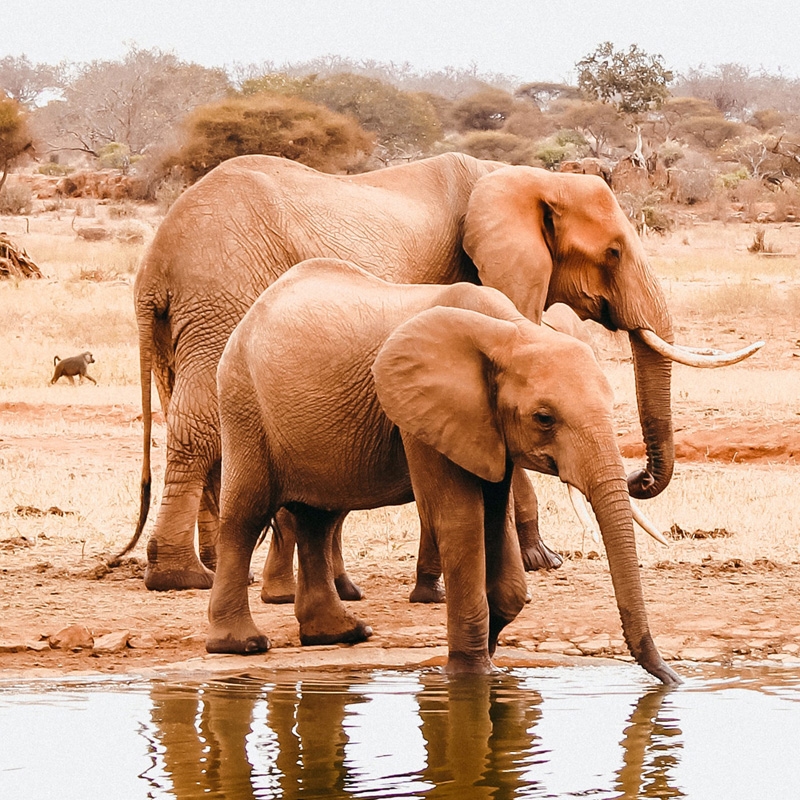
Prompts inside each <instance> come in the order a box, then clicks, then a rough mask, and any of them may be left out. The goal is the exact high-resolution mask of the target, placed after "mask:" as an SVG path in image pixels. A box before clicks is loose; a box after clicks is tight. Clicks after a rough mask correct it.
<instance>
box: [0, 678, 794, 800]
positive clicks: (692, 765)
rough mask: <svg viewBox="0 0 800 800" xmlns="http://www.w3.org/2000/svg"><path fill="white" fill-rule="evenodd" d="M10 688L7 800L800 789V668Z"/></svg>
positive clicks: (708, 794)
mask: <svg viewBox="0 0 800 800" xmlns="http://www.w3.org/2000/svg"><path fill="white" fill-rule="evenodd" d="M682 674H683V675H684V676H687V674H688V678H687V680H686V683H685V684H684V685H683V686H682V687H680V688H679V689H677V690H673V691H667V690H664V689H662V688H658V687H656V686H654V684H653V683H652V681H650V680H649V679H648V678H647V676H642V675H639V674H638V672H637V671H636V670H635V669H633V668H631V667H626V666H624V665H623V666H620V667H587V668H535V669H514V670H508V671H505V672H502V673H500V674H497V675H494V676H491V677H470V678H459V679H453V678H447V677H445V676H444V675H442V674H441V673H440V672H437V671H432V670H430V671H427V670H413V671H402V670H394V671H392V670H375V671H364V672H336V673H331V672H318V673H313V672H306V671H304V672H296V673H292V672H276V673H271V674H270V673H264V674H263V675H262V674H259V676H258V677H256V676H238V677H231V678H227V679H224V680H220V679H215V680H208V681H192V680H188V679H186V680H159V681H152V680H151V681H144V680H114V681H108V680H102V681H100V680H97V681H87V680H83V681H73V682H65V681H61V682H57V683H55V682H44V681H38V682H26V683H16V684H10V683H6V684H0V797H2V798H3V799H4V800H16V799H17V798H20V799H21V798H25V799H26V800H27V799H28V798H36V799H37V800H42V799H43V798H59V800H71V798H114V799H115V800H127V798H131V799H133V798H180V799H181V800H184V799H185V800H189V799H190V798H229V799H233V800H239V799H240V798H380V799H381V800H383V799H384V798H422V797H425V798H454V799H455V798H459V800H462V799H463V800H471V798H573V797H574V798H578V797H581V798H584V797H589V798H680V797H686V798H692V800H705V798H708V799H709V800H718V799H721V798H725V800H733V799H734V798H747V800H753V799H754V798H771V799H772V800H780V799H782V798H795V799H796V798H798V797H800V672H798V671H797V670H794V671H791V670H779V669H767V668H764V669H760V668H753V669H749V670H744V671H742V670H738V671H737V672H733V671H726V670H724V669H721V668H712V667H707V668H696V669H694V671H691V670H687V669H684V670H682Z"/></svg>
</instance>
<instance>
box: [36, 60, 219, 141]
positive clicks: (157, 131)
mask: <svg viewBox="0 0 800 800" xmlns="http://www.w3.org/2000/svg"><path fill="white" fill-rule="evenodd" d="M228 88H229V81H228V77H227V75H226V74H225V72H224V71H223V70H221V69H208V68H206V67H203V66H200V65H199V64H190V63H187V62H184V61H181V60H180V59H178V57H177V56H175V55H174V54H172V53H164V52H162V51H161V50H158V49H152V50H141V49H139V48H136V47H132V48H131V49H130V50H129V51H128V53H127V54H126V55H125V57H124V58H123V59H122V60H120V61H92V62H90V63H88V64H83V65H79V66H78V67H76V68H75V69H74V70H73V74H72V75H70V76H68V77H67V78H66V79H65V83H64V88H63V99H60V100H54V101H52V102H51V103H49V104H48V105H47V106H45V107H44V108H42V109H40V110H39V111H38V112H37V114H36V119H37V122H38V124H39V126H40V127H41V130H42V133H43V135H44V136H45V137H46V138H47V139H48V141H49V143H50V146H51V148H52V149H63V150H77V151H81V152H85V153H89V154H90V155H93V156H97V155H98V154H99V153H100V151H101V150H102V148H103V147H105V146H106V145H109V144H112V143H117V144H119V145H122V146H124V147H125V148H127V150H128V152H130V153H131V154H134V155H137V154H141V153H144V152H145V151H146V150H147V148H148V147H151V146H153V145H154V144H157V143H160V142H161V140H162V139H163V138H164V137H165V135H166V134H167V132H168V131H170V130H171V129H172V128H173V127H174V126H175V125H176V124H177V123H178V121H179V120H180V119H181V118H182V117H183V116H184V115H185V114H186V112H187V111H189V110H190V109H192V108H194V107H196V106H197V105H200V104H202V103H208V102H209V101H212V100H215V99H217V98H219V97H222V96H224V95H225V93H226V92H227V90H228Z"/></svg>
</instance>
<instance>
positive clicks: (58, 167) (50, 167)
mask: <svg viewBox="0 0 800 800" xmlns="http://www.w3.org/2000/svg"><path fill="white" fill-rule="evenodd" d="M36 171H37V172H38V173H39V174H40V175H55V176H57V177H59V178H63V177H64V175H69V174H70V172H75V167H69V166H67V165H66V164H57V163H56V162H55V161H48V162H47V163H46V164H40V165H39V167H38V168H37V169H36Z"/></svg>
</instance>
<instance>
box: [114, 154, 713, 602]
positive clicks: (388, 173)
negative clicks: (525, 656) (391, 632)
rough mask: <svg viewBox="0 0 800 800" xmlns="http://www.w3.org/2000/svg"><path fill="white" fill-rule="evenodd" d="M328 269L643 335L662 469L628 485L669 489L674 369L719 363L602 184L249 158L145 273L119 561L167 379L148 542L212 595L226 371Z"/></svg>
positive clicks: (585, 179) (525, 174)
mask: <svg viewBox="0 0 800 800" xmlns="http://www.w3.org/2000/svg"><path fill="white" fill-rule="evenodd" d="M314 257H338V258H346V259H349V260H352V261H354V262H356V263H357V264H359V265H360V266H362V267H364V268H365V269H367V270H368V271H370V272H372V273H373V274H374V275H376V276H378V277H382V278H385V279H387V280H391V281H394V282H402V283H439V284H448V283H454V282H456V281H469V282H473V283H483V284H486V285H489V286H493V287H495V288H497V289H500V290H501V291H502V292H504V293H505V294H506V295H507V296H508V297H509V298H510V299H511V300H512V301H513V302H514V304H515V305H516V306H517V308H518V309H519V310H520V311H521V312H522V313H523V314H524V315H525V316H526V317H528V319H530V320H532V321H534V322H538V321H539V320H540V318H541V314H542V311H543V310H544V309H545V307H547V306H548V305H550V304H552V303H556V302H563V303H566V304H567V305H569V306H571V307H572V308H573V309H574V310H575V311H576V312H577V313H578V315H579V316H580V317H581V318H583V319H593V320H595V321H597V322H600V323H602V324H603V325H605V326H606V327H607V328H609V329H611V330H617V329H624V330H626V331H629V332H630V334H631V345H632V349H633V356H634V369H635V373H636V382H637V394H638V400H639V413H640V418H641V422H642V429H643V433H644V440H645V444H646V452H647V465H646V467H645V468H644V469H641V470H639V471H637V472H635V473H634V474H632V475H631V476H629V480H628V483H629V487H630V491H631V494H632V495H633V496H635V497H638V498H646V497H653V496H655V495H657V494H658V493H659V492H661V491H662V490H663V489H664V487H665V486H666V485H667V484H668V483H669V480H670V477H671V475H672V468H673V457H674V454H673V442H672V422H671V411H670V367H671V361H670V358H675V357H678V358H684V357H687V358H688V357H689V355H691V358H692V359H694V360H697V361H703V363H707V357H705V356H700V355H697V354H688V353H687V352H686V351H684V350H682V349H680V348H677V349H676V348H674V347H671V345H670V343H671V342H672V323H671V320H670V315H669V312H668V310H667V305H666V302H665V299H664V295H663V293H662V291H661V289H660V287H659V284H658V281H657V280H656V278H655V276H654V275H653V273H652V271H651V270H650V267H649V265H648V262H647V258H646V257H645V254H644V250H643V248H642V245H641V242H640V241H639V239H638V237H637V235H636V233H635V231H634V230H633V228H632V227H631V225H630V224H629V222H628V220H627V219H626V217H625V215H624V214H623V212H622V210H621V209H620V207H619V205H618V203H617V202H616V199H615V198H614V195H613V194H612V193H611V191H610V190H609V188H608V186H607V185H606V184H605V182H604V181H603V180H602V179H600V178H597V177H595V176H589V175H572V174H557V173H550V172H547V171H546V170H542V169H536V168H532V167H509V166H505V165H503V164H500V163H497V162H491V161H481V160H477V159H474V158H471V157H469V156H465V155H461V154H454V153H448V154H445V155H441V156H437V157H435V158H429V159H425V160H422V161H417V162H413V163H410V164H406V165H402V166H397V167H390V168H388V169H384V170H379V171H376V172H370V173H365V174H362V175H354V176H340V175H327V174H322V173H319V172H316V171H315V170H312V169H310V168H308V167H305V166H302V165H300V164H298V163H295V162H292V161H287V160H285V159H281V158H274V157H271V156H243V157H240V158H235V159H231V160H229V161H226V162H224V163H223V164H221V165H220V166H219V167H217V168H216V169H214V170H212V171H211V172H210V173H209V174H208V175H206V176H205V177H204V178H203V179H202V180H200V181H199V182H198V183H196V184H195V185H194V186H192V187H191V188H190V189H188V190H187V191H186V192H184V194H183V195H182V196H181V197H180V198H179V199H178V200H177V201H176V202H175V204H174V205H173V207H172V209H171V210H170V212H169V214H168V215H167V217H166V218H165V219H164V222H163V223H162V225H161V227H160V228H159V230H158V233H157V234H156V237H155V239H154V240H153V242H152V244H151V245H150V248H149V250H148V252H147V254H146V255H145V258H144V260H143V262H142V265H141V267H140V269H139V272H138V275H137V277H136V283H135V305H136V316H137V322H138V328H139V349H140V364H141V382H142V407H143V420H144V462H143V467H142V490H141V504H140V514H139V521H138V524H137V530H136V533H135V534H134V536H133V538H132V539H131V542H130V543H129V545H128V546H127V547H126V548H125V550H123V552H122V553H120V554H119V555H122V554H123V553H125V552H127V551H128V550H129V549H130V548H131V547H133V545H134V544H135V543H136V541H137V539H138V537H139V535H140V534H141V531H142V529H143V526H144V523H145V520H146V517H147V511H148V508H149V503H150V485H151V472H150V435H151V421H152V413H151V378H152V376H154V377H155V383H156V388H157V390H158V392H159V396H160V398H161V403H162V407H163V408H164V411H165V413H166V419H167V463H166V471H165V477H164V479H165V485H164V492H163V497H162V501H161V507H160V509H159V513H158V518H157V520H156V525H155V530H154V532H153V534H152V536H151V537H150V540H149V542H148V545H147V569H146V572H145V584H146V586H147V587H148V588H150V589H162V590H166V589H189V588H208V587H209V586H210V585H211V583H212V580H213V573H212V572H211V571H210V570H209V569H208V568H207V567H206V566H205V564H209V565H212V566H213V564H214V558H215V554H214V553H215V549H214V543H215V536H216V531H217V497H218V492H219V480H220V477H219V476H220V444H219V419H218V411H217V400H216V386H215V373H216V367H217V363H218V361H219V358H220V355H221V353H222V350H223V348H224V346H225V343H226V341H227V340H228V337H229V335H230V333H231V331H232V330H233V328H234V327H235V326H236V324H237V323H238V322H239V320H240V319H241V318H242V317H243V316H244V314H245V312H246V311H247V310H248V308H249V307H250V306H251V305H252V304H253V303H254V302H255V300H256V298H257V297H258V296H259V295H260V294H261V292H262V291H263V290H264V289H265V288H266V287H267V286H269V285H270V284H271V283H272V282H273V281H274V280H275V279H276V278H278V277H279V276H280V275H281V274H282V273H283V272H285V271H286V270H287V269H289V268H290V267H291V266H292V265H293V264H296V263H298V262H300V261H303V260H305V259H308V258H314ZM330 335H331V336H336V335H337V332H336V331H335V330H332V331H331V332H330ZM654 348H656V349H654ZM518 483H519V485H517V484H518ZM514 494H515V498H516V506H515V511H516V517H517V524H518V528H519V529H520V536H521V539H522V541H523V554H524V555H527V557H528V558H529V561H531V560H532V561H534V562H536V561H538V565H540V566H547V565H548V564H549V563H550V564H552V563H553V562H552V561H551V558H557V557H554V554H553V556H552V557H551V556H550V554H549V553H548V551H547V550H546V549H545V548H544V547H543V545H542V544H541V540H540V539H539V537H538V530H537V517H536V514H535V506H533V505H532V504H533V503H535V498H534V497H533V490H532V488H531V487H530V484H529V483H527V481H525V480H524V479H519V478H517V479H515V485H514ZM281 513H282V514H284V512H281ZM284 517H285V518H288V517H290V515H289V514H288V513H286V514H284ZM196 522H197V524H198V527H199V530H200V558H198V554H197V552H196V550H195V545H194V528H195V523H196ZM339 560H340V561H341V559H339ZM203 562H205V564H204V563H203ZM530 565H531V564H530V563H529V566H530ZM536 565H537V564H536V563H534V564H532V566H536ZM342 573H343V568H342ZM352 591H353V592H354V596H355V594H357V591H356V590H355V587H353V589H352ZM344 593H345V594H347V591H346V590H345V592H344Z"/></svg>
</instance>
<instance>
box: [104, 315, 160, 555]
mask: <svg viewBox="0 0 800 800" xmlns="http://www.w3.org/2000/svg"><path fill="white" fill-rule="evenodd" d="M137 316H138V317H139V371H140V380H141V385H142V428H143V448H142V449H143V454H142V481H141V488H140V492H139V520H138V522H137V523H136V530H135V531H134V532H133V536H131V539H130V541H129V542H128V544H126V545H125V547H124V548H123V549H122V550H120V552H119V553H117V554H116V555H114V556H112V557H111V558H110V559H109V560H108V566H110V567H115V566H117V565H118V564H119V562H120V560H121V559H122V557H123V556H125V555H127V554H128V553H130V551H131V550H133V548H134V547H136V543H137V542H138V541H139V537H140V536H141V535H142V531H143V530H144V524H145V522H147V513H148V511H149V510H150V487H151V484H152V474H151V470H150V445H151V436H152V428H153V407H152V383H153V348H154V347H155V343H154V337H153V334H154V324H155V309H153V313H151V314H148V315H147V322H146V323H144V324H143V323H142V318H143V315H142V314H137Z"/></svg>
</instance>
